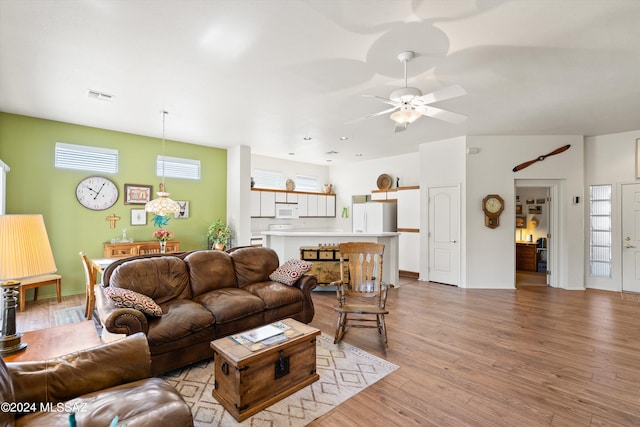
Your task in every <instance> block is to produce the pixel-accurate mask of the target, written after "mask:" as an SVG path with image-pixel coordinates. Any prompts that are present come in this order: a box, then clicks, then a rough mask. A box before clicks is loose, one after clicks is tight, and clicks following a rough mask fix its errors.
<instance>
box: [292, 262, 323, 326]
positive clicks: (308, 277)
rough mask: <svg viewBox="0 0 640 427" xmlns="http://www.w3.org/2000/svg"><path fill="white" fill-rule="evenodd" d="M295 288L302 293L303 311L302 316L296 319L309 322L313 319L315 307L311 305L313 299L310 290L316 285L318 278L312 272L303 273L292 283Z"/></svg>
mask: <svg viewBox="0 0 640 427" xmlns="http://www.w3.org/2000/svg"><path fill="white" fill-rule="evenodd" d="M293 286H295V287H296V288H299V289H300V290H301V291H302V294H303V295H304V310H303V311H304V313H303V317H302V318H300V319H296V320H298V321H300V322H303V323H309V322H311V321H312V320H313V316H314V315H315V308H314V307H313V300H312V299H311V291H313V290H314V289H315V288H316V286H318V278H317V277H316V276H315V275H314V274H303V275H302V276H301V277H300V278H299V279H298V280H296V282H295V283H294V284H293Z"/></svg>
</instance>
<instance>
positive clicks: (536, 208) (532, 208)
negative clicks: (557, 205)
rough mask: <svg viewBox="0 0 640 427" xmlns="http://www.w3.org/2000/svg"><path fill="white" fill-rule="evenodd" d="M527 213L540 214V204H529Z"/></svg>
mask: <svg viewBox="0 0 640 427" xmlns="http://www.w3.org/2000/svg"><path fill="white" fill-rule="evenodd" d="M529 213H530V214H531V215H535V214H538V215H539V214H541V213H542V206H529Z"/></svg>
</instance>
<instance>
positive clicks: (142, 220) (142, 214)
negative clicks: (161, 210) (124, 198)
mask: <svg viewBox="0 0 640 427" xmlns="http://www.w3.org/2000/svg"><path fill="white" fill-rule="evenodd" d="M131 225H147V211H145V210H144V209H131Z"/></svg>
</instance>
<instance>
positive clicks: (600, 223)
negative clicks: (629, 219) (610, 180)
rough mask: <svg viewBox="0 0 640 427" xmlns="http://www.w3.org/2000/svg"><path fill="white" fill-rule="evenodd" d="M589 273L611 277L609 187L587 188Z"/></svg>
mask: <svg viewBox="0 0 640 427" xmlns="http://www.w3.org/2000/svg"><path fill="white" fill-rule="evenodd" d="M589 273H590V274H591V276H595V277H611V185H591V186H590V187H589Z"/></svg>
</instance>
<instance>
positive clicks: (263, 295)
mask: <svg viewBox="0 0 640 427" xmlns="http://www.w3.org/2000/svg"><path fill="white" fill-rule="evenodd" d="M242 289H243V290H245V291H248V292H251V293H252V294H253V295H255V296H257V297H259V298H260V299H261V300H262V301H263V302H264V305H265V307H266V308H267V310H270V309H272V308H276V307H281V306H283V305H289V304H293V303H296V302H300V301H302V300H304V295H303V294H302V291H301V290H300V289H298V288H296V287H292V286H288V285H285V284H283V283H280V282H271V281H267V282H260V283H253V284H251V285H247V286H245V287H244V288H242Z"/></svg>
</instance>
